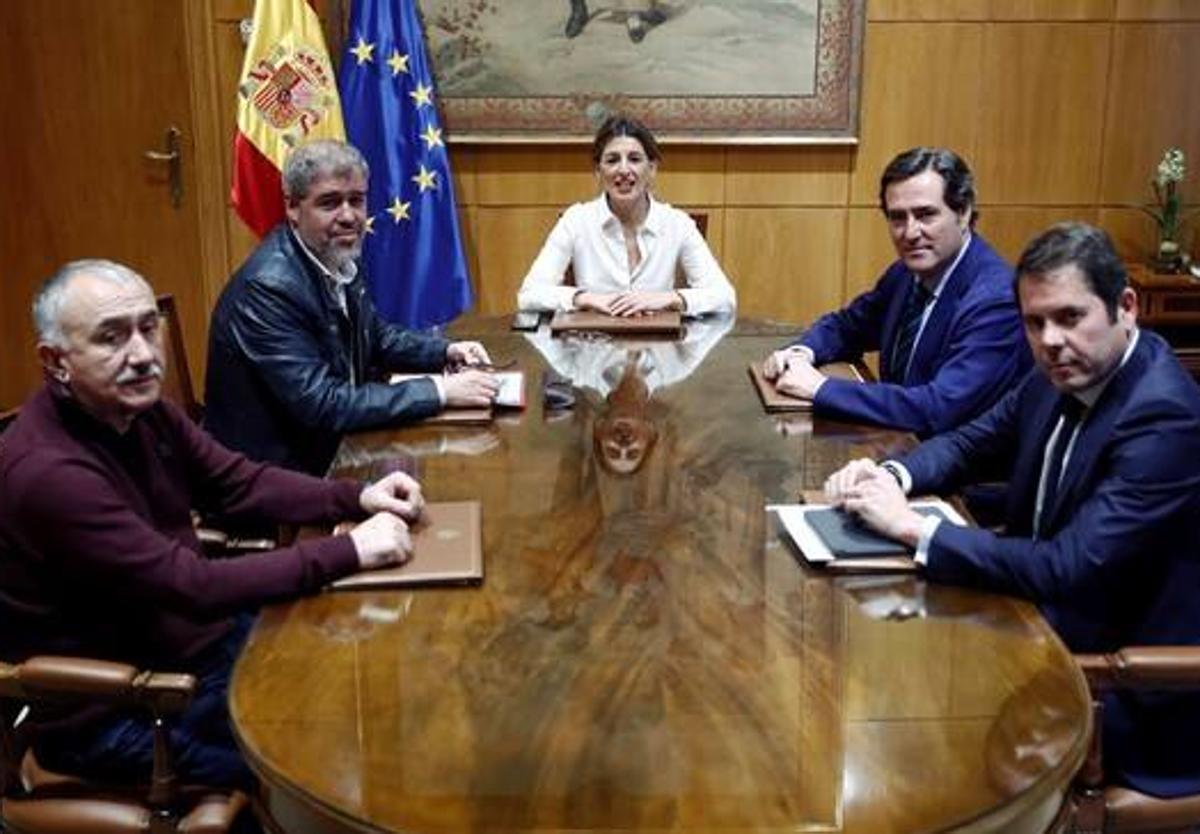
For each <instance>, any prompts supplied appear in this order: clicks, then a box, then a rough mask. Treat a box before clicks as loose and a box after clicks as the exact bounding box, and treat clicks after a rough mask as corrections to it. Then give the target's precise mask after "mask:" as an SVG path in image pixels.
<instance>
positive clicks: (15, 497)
mask: <svg viewBox="0 0 1200 834" xmlns="http://www.w3.org/2000/svg"><path fill="white" fill-rule="evenodd" d="M34 320H35V326H36V328H37V331H38V340H39V344H38V354H39V357H40V359H41V362H42V365H43V367H44V370H45V373H46V384H45V385H44V386H43V387H42V388H41V389H40V390H38V391H37V392H36V393H35V394H34V395H33V396H32V397H31V398H30V399H29V400H28V402H26V404H25V406H24V408H23V409H22V411H21V415H20V417H19V418H18V419H17V420H16V422H15V423H14V424H13V425H12V426H11V427H10V428H9V430H8V431H7V432H6V433H5V434H4V435H3V436H2V437H0V622H2V623H3V627H2V628H0V657H3V658H4V659H6V660H20V659H23V658H25V657H27V656H30V655H33V654H45V653H57V654H75V655H85V656H90V657H96V658H103V659H106V660H115V661H121V662H126V663H132V664H135V665H138V666H152V667H155V668H158V669H163V670H173V671H181V672H189V673H192V674H195V675H196V676H197V677H198V679H199V685H198V691H197V697H196V698H195V700H194V701H193V704H192V706H191V708H190V709H189V711H188V712H187V713H186V714H185V715H184V716H183V717H182V719H181V720H180V721H179V723H178V725H177V726H176V728H175V729H174V730H173V738H172V742H173V745H174V747H175V753H176V757H177V764H178V767H179V771H180V776H181V777H182V778H183V779H184V780H185V781H196V782H199V783H204V784H211V785H223V786H231V787H235V786H236V787H249V786H251V785H252V783H253V778H252V776H251V775H250V772H249V770H248V769H247V767H246V765H245V763H244V762H243V761H242V760H241V758H240V756H239V754H238V751H237V747H236V744H235V743H234V740H233V738H232V734H231V732H230V729H229V722H228V715H227V712H226V704H225V690H226V686H227V684H228V678H229V672H230V669H231V667H232V663H233V660H234V659H235V658H236V656H237V652H238V650H239V649H240V646H241V642H242V640H243V639H244V637H245V632H246V628H247V624H248V622H249V617H248V616H247V615H246V614H247V612H251V611H253V610H254V609H255V608H256V607H258V606H260V605H262V604H263V603H267V602H271V601H274V600H280V599H287V598H289V597H295V596H298V595H301V594H308V593H312V592H314V591H317V590H319V589H320V588H321V587H322V586H324V585H325V584H326V583H328V582H329V581H331V580H333V579H336V578H338V577H340V576H343V575H345V574H348V573H352V572H354V571H357V570H360V569H362V568H372V567H376V566H381V565H385V564H390V563H394V562H397V561H401V560H403V559H406V558H408V557H409V556H410V555H411V552H412V544H411V540H410V538H409V534H408V528H407V525H406V523H405V519H412V518H413V517H415V516H416V515H417V514H419V512H420V509H421V504H422V496H421V492H420V488H419V487H418V485H417V483H416V482H415V481H413V480H412V479H411V478H409V477H407V476H406V475H404V474H402V473H395V474H392V475H389V476H387V477H385V478H383V479H382V480H380V481H377V482H376V483H374V484H371V485H369V486H367V487H365V488H364V487H363V486H362V485H360V484H358V483H354V482H349V481H324V480H321V479H319V478H312V477H308V476H306V475H300V474H296V473H293V472H289V471H286V470H283V469H278V468H275V467H271V466H266V465H262V464H257V463H253V462H251V461H249V460H247V459H246V458H245V457H242V456H241V455H237V454H234V453H232V452H230V451H228V450H227V449H225V448H223V447H222V446H220V445H219V444H217V443H216V442H215V441H213V440H212V439H211V438H210V437H209V436H208V435H206V434H205V433H204V432H202V431H201V430H199V429H198V428H197V427H196V426H194V425H193V424H192V423H191V422H190V421H189V420H188V419H187V417H186V416H184V415H183V413H182V412H181V411H180V410H179V409H178V408H176V407H175V406H174V405H172V404H170V403H168V402H164V401H162V400H161V399H160V390H161V378H162V372H163V351H162V342H161V334H160V330H159V317H158V312H157V308H156V306H155V299H154V293H153V291H152V290H151V289H150V286H149V285H148V284H147V283H146V282H145V281H144V280H143V279H142V278H141V277H140V276H138V275H137V274H136V273H134V272H132V271H131V270H129V269H127V268H126V267H123V266H121V265H119V264H115V263H112V262H108V261H77V262H75V263H72V264H68V265H67V266H65V267H64V268H63V269H62V270H60V271H59V273H58V274H56V275H55V276H54V277H53V278H51V279H50V281H48V282H47V283H46V286H45V287H44V288H43V289H42V291H41V292H40V294H39V295H38V297H37V299H36V301H35V302H34ZM193 508H195V509H204V510H220V511H221V512H222V513H223V514H225V515H227V516H229V517H239V516H241V517H246V518H258V519H266V520H271V521H276V522H290V523H318V522H320V523H332V522H336V521H340V520H343V519H360V518H367V517H368V516H370V518H369V519H368V520H366V521H364V522H363V523H361V524H359V525H358V526H357V527H355V528H354V529H353V530H352V531H351V532H350V533H349V534H348V535H342V536H333V537H330V538H323V539H315V540H309V541H304V542H300V543H299V544H297V545H295V546H293V547H288V548H281V549H279V550H275V551H271V552H269V553H263V554H260V555H254V556H244V557H241V558H237V559H225V560H208V559H205V558H204V557H203V556H202V555H201V551H200V544H199V542H198V541H197V539H196V535H195V532H194V531H193V528H192V521H191V511H192V509H193ZM31 720H33V721H36V722H38V723H39V725H40V731H39V747H38V752H39V755H40V756H42V757H43V758H44V760H45V761H46V763H47V764H49V765H51V766H56V767H59V768H63V769H67V770H71V771H75V772H82V773H91V772H103V773H104V774H105V775H106V776H107V777H108V778H110V779H111V778H113V777H114V776H116V777H126V778H129V779H138V778H144V777H145V776H146V775H147V774H148V773H149V771H150V761H151V755H152V736H151V731H150V726H149V722H148V721H147V720H145V719H144V718H143V717H140V716H135V715H132V714H122V713H111V712H109V713H102V714H96V713H88V712H84V713H81V712H57V711H56V712H52V713H39V714H35V715H33V716H32V717H31Z"/></svg>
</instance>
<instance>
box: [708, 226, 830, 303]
mask: <svg viewBox="0 0 1200 834" xmlns="http://www.w3.org/2000/svg"><path fill="white" fill-rule="evenodd" d="M845 241H846V210H845V209H829V208H811V209H810V208H786V209H785V208H771V209H766V208H762V209H759V208H727V209H726V210H725V257H724V260H723V263H722V266H723V267H724V269H725V272H726V273H727V274H728V275H729V278H730V280H731V281H733V283H734V285H735V286H736V287H737V291H738V312H739V313H740V314H741V315H743V316H755V317H762V318H769V319H778V320H782V321H794V322H807V321H811V320H812V319H813V318H815V317H816V316H818V315H820V314H821V313H824V312H826V311H827V310H830V309H832V308H834V307H837V306H839V305H840V303H841V296H842V291H841V289H842V280H843V267H844V265H845V262H846V246H845Z"/></svg>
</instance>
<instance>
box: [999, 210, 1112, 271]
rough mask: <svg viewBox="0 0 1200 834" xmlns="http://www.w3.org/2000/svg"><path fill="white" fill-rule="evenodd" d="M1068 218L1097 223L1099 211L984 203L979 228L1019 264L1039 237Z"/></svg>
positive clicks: (1013, 261) (1011, 259) (1012, 262)
mask: <svg viewBox="0 0 1200 834" xmlns="http://www.w3.org/2000/svg"><path fill="white" fill-rule="evenodd" d="M1065 220H1081V221H1083V222H1084V223H1092V224H1095V223H1096V222H1097V220H1098V213H1097V211H1096V207H1095V206H1054V207H1039V206H1033V207H1026V206H1019V207H1018V206H982V207H981V208H980V217H979V220H978V222H977V228H978V230H979V233H980V234H982V235H983V236H984V238H986V239H987V242H988V243H990V244H991V245H992V248H994V249H995V250H996V251H997V252H999V253H1000V254H1001V255H1002V256H1004V258H1005V259H1006V260H1007V261H1008V262H1009V263H1011V264H1015V263H1016V262H1017V259H1018V258H1019V257H1020V256H1021V252H1022V251H1024V249H1025V246H1026V245H1027V244H1028V243H1029V242H1030V241H1031V240H1033V238H1034V237H1035V236H1037V235H1038V234H1040V233H1041V232H1044V231H1045V230H1046V229H1048V228H1050V227H1051V226H1053V225H1054V224H1055V223H1061V222H1063V221H1065Z"/></svg>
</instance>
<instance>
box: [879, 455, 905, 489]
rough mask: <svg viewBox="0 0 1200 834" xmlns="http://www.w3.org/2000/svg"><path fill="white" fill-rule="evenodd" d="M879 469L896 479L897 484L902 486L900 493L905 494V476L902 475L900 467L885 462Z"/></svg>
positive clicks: (887, 461) (888, 461)
mask: <svg viewBox="0 0 1200 834" xmlns="http://www.w3.org/2000/svg"><path fill="white" fill-rule="evenodd" d="M879 468H880V469H883V470H884V471H886V472H887V473H888V474H889V475H891V476H892V477H893V478H895V479H896V483H897V484H899V485H900V491H901V492H904V476H903V475H901V474H900V467H899V466H897V465H896V464H894V463H892V462H891V461H890V460H885V461H884V462H883V463H881V464H879Z"/></svg>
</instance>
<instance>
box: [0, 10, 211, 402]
mask: <svg viewBox="0 0 1200 834" xmlns="http://www.w3.org/2000/svg"><path fill="white" fill-rule="evenodd" d="M185 2H186V0H6V2H4V3H2V4H0V31H2V32H3V33H4V34H3V43H4V48H3V49H2V50H0V107H2V108H3V114H4V115H3V117H2V118H3V122H4V124H3V127H0V149H2V150H0V159H2V160H3V175H2V176H3V187H2V188H0V241H3V248H2V249H0V258H2V259H0V264H2V269H3V274H2V276H0V280H3V285H2V290H0V408H3V407H7V406H12V405H16V404H18V403H20V401H21V400H23V399H24V397H25V396H26V395H27V394H28V393H29V392H30V391H31V390H32V389H33V388H34V387H35V386H36V385H37V384H38V382H39V381H40V378H41V374H40V371H39V369H38V367H37V361H36V358H35V355H34V350H33V344H34V337H33V327H32V324H31V322H30V316H29V305H30V302H31V300H32V298H33V295H34V293H35V292H36V290H37V288H38V287H39V286H40V285H41V283H42V282H43V281H44V280H45V279H46V278H47V277H48V276H49V275H50V274H51V273H52V272H53V271H54V270H55V269H56V268H57V267H58V266H59V265H61V264H63V263H65V262H66V261H68V260H72V259H75V258H84V257H104V258H111V259H113V260H118V261H121V262H123V263H126V264H128V265H129V266H131V267H133V268H134V269H136V270H137V271H139V272H140V273H142V274H143V275H144V276H145V277H146V278H147V280H149V281H150V283H151V285H152V286H153V287H154V289H155V290H156V291H157V292H159V293H171V294H172V295H174V297H175V299H176V302H177V304H178V307H179V312H180V318H181V321H182V323H183V328H184V331H185V333H184V335H185V337H186V339H187V349H188V354H189V358H191V360H192V365H193V368H196V366H202V365H203V358H204V357H203V346H204V338H205V333H204V332H205V329H206V328H205V324H206V321H205V319H206V316H207V307H208V305H207V303H206V298H205V291H204V284H203V281H202V276H201V268H200V229H199V213H198V210H197V188H196V180H197V177H196V171H195V167H194V159H195V156H194V150H195V140H194V131H193V117H192V105H191V100H190V99H191V90H190V85H189V78H188V60H187V49H186V46H187V44H186V41H185V21H184V3H185ZM172 127H174V128H176V129H177V130H178V131H179V137H180V140H179V152H180V154H181V155H182V156H181V163H182V164H181V179H180V186H181V188H182V193H181V196H180V200H179V204H178V205H174V204H173V202H172V196H171V182H170V176H169V166H170V164H169V163H168V162H166V161H162V160H155V159H150V158H148V157H147V156H146V152H147V151H154V152H165V151H166V148H165V140H164V137H165V135H166V133H167V131H168V129H170V128H172Z"/></svg>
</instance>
